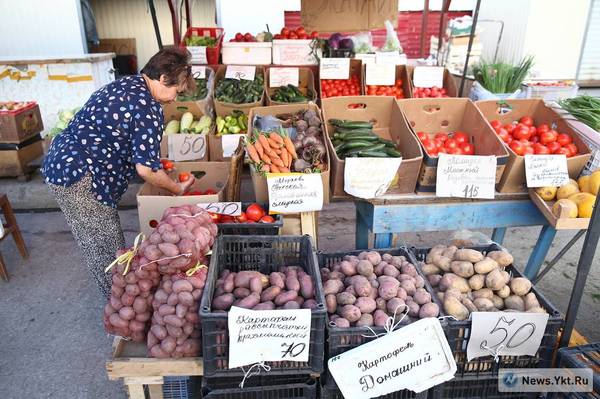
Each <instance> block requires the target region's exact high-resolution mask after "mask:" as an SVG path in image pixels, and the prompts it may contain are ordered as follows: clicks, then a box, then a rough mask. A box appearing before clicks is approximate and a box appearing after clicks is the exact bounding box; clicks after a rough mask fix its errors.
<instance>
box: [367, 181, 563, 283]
mask: <svg viewBox="0 0 600 399" xmlns="http://www.w3.org/2000/svg"><path fill="white" fill-rule="evenodd" d="M517 226H543V227H542V230H541V232H540V235H539V237H538V240H537V243H536V245H535V247H534V249H533V251H532V253H531V256H530V257H529V261H528V263H527V267H526V268H525V272H524V274H525V275H526V276H527V277H528V278H534V277H535V276H536V274H537V273H538V271H539V269H540V267H541V265H542V263H543V262H544V259H545V258H546V254H547V253H548V249H549V248H550V244H552V240H553V239H554V236H555V235H556V230H555V229H554V228H553V227H552V226H551V225H550V224H549V223H548V221H547V220H546V218H545V217H544V215H543V214H542V213H541V212H540V211H539V210H538V208H537V207H536V206H535V204H534V203H533V202H531V200H530V199H529V195H528V194H527V193H511V194H502V193H496V198H495V199H493V200H472V199H462V198H438V197H436V196H435V194H433V193H419V194H408V195H396V196H383V197H380V198H378V199H376V200H372V201H370V202H364V201H361V202H357V203H356V248H357V249H364V248H367V247H368V242H369V232H372V233H373V234H374V247H375V248H389V247H391V246H392V235H393V234H394V233H405V232H416V231H447V230H448V231H449V230H460V229H490V228H491V229H494V233H493V235H492V240H493V241H495V242H497V243H499V244H501V243H502V241H503V239H504V234H505V233H506V228H507V227H517Z"/></svg>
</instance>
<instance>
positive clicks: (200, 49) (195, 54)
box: [186, 46, 208, 64]
mask: <svg viewBox="0 0 600 399" xmlns="http://www.w3.org/2000/svg"><path fill="white" fill-rule="evenodd" d="M186 48H187V50H188V51H189V52H190V54H191V55H192V63H194V64H208V59H207V58H206V47H205V46H188V47H186Z"/></svg>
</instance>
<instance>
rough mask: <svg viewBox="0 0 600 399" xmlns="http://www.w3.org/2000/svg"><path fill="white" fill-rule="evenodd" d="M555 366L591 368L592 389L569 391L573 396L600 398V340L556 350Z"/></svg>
mask: <svg viewBox="0 0 600 399" xmlns="http://www.w3.org/2000/svg"><path fill="white" fill-rule="evenodd" d="M556 363H557V364H558V366H557V367H563V368H591V369H592V371H593V372H594V391H593V392H585V393H584V392H579V393H570V394H568V395H571V396H569V397H573V398H600V342H596V343H593V344H587V345H581V346H572V347H570V348H561V349H559V350H558V355H557V359H556Z"/></svg>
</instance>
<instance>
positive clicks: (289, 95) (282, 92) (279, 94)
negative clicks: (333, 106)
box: [271, 84, 312, 103]
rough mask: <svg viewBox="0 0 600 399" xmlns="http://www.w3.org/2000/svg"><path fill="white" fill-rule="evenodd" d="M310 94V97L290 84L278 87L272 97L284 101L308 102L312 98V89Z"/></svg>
mask: <svg viewBox="0 0 600 399" xmlns="http://www.w3.org/2000/svg"><path fill="white" fill-rule="evenodd" d="M308 96H310V98H309V97H307V96H305V95H304V94H302V92H301V91H300V89H298V87H296V86H294V85H291V84H290V85H287V86H281V87H278V88H276V89H275V92H274V93H273V96H272V97H271V99H272V100H273V101H279V102H282V103H306V102H308V101H309V99H311V98H312V93H310V90H309V92H308Z"/></svg>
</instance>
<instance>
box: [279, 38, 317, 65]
mask: <svg viewBox="0 0 600 399" xmlns="http://www.w3.org/2000/svg"><path fill="white" fill-rule="evenodd" d="M291 41H292V40H281V41H279V40H278V42H281V43H280V45H278V46H277V49H278V51H279V60H280V61H279V64H281V65H305V64H316V63H317V59H316V58H315V56H314V55H313V54H311V51H312V50H311V48H310V46H307V45H306V44H291V43H288V42H291ZM275 52H276V48H275V43H274V44H273V53H275ZM273 58H275V54H273ZM274 61H275V60H274Z"/></svg>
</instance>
